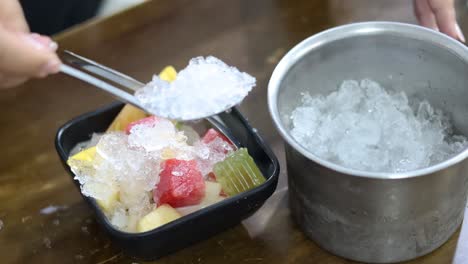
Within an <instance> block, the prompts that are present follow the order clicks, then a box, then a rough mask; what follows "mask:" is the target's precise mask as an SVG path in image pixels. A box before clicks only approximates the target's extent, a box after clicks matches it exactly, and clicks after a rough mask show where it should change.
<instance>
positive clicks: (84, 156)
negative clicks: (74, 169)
mask: <svg viewBox="0 0 468 264" xmlns="http://www.w3.org/2000/svg"><path fill="white" fill-rule="evenodd" d="M95 155H96V146H94V147H90V148H87V149H85V150H82V151H80V152H78V153H76V154H75V155H73V156H71V157H70V158H69V159H68V161H70V160H77V161H86V162H91V161H93V160H94V156H95Z"/></svg>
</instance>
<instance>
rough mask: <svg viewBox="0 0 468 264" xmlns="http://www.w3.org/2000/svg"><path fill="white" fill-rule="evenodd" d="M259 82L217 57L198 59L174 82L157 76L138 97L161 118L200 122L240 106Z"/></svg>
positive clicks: (192, 61) (139, 91) (141, 90)
mask: <svg viewBox="0 0 468 264" xmlns="http://www.w3.org/2000/svg"><path fill="white" fill-rule="evenodd" d="M255 82H256V81H255V78H254V77H252V76H250V75H249V74H247V73H245V72H240V71H239V70H238V69H236V68H234V67H230V66H228V65H226V64H225V63H224V62H222V61H221V60H219V59H217V58H215V57H212V56H209V57H207V58H203V57H197V58H194V59H192V60H190V62H189V65H188V66H187V67H186V68H185V69H183V70H182V71H180V72H179V74H178V75H177V78H176V80H174V81H173V82H171V83H169V82H166V81H164V80H162V79H160V78H159V77H158V76H154V77H153V80H152V81H151V82H150V83H148V84H147V85H146V86H145V87H144V88H142V89H140V90H138V91H137V92H136V93H135V96H136V98H137V99H138V100H139V101H140V102H141V103H142V105H143V106H145V108H147V109H149V110H150V111H151V112H152V113H153V114H155V115H157V116H163V117H167V118H169V119H182V120H191V119H200V118H202V117H206V116H210V115H213V114H216V113H219V112H222V111H223V110H226V109H228V108H230V107H232V106H234V105H236V104H239V103H240V102H241V101H242V100H243V99H244V98H245V97H246V96H247V94H248V93H249V92H250V91H251V90H252V87H254V86H255Z"/></svg>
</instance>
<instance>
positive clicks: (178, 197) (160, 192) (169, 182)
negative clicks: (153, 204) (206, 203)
mask: <svg viewBox="0 0 468 264" xmlns="http://www.w3.org/2000/svg"><path fill="white" fill-rule="evenodd" d="M159 177H160V179H159V183H158V184H157V185H156V188H155V189H154V191H153V198H154V200H155V201H157V202H158V205H161V204H165V203H166V204H169V205H171V206H172V207H182V206H189V205H196V204H199V203H200V201H201V200H202V199H203V197H204V196H205V181H204V180H203V175H202V174H201V172H200V170H199V169H198V165H197V161H196V160H178V159H168V160H166V161H165V162H164V165H163V170H162V171H161V173H160V174H159Z"/></svg>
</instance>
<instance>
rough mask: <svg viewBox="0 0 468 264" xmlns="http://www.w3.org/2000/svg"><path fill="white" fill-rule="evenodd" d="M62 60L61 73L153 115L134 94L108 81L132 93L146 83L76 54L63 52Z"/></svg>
mask: <svg viewBox="0 0 468 264" xmlns="http://www.w3.org/2000/svg"><path fill="white" fill-rule="evenodd" d="M61 58H62V60H63V62H64V64H62V65H61V66H60V71H61V72H62V73H65V74H67V75H70V76H72V77H75V78H77V79H79V80H82V81H84V82H87V83H89V84H91V85H93V86H96V87H98V88H100V89H102V90H104V91H106V92H108V93H110V94H112V95H114V96H115V97H117V99H119V100H120V101H123V102H125V103H128V104H131V105H133V106H135V107H138V108H140V109H142V110H143V111H145V112H147V113H151V111H148V110H147V109H146V108H145V107H143V106H142V105H141V104H140V103H139V102H138V100H137V99H136V98H135V96H134V95H133V94H131V93H129V92H126V91H124V90H123V89H120V88H117V87H116V86H114V85H113V84H111V83H109V82H107V81H111V82H113V83H115V84H118V85H119V86H122V87H125V88H127V89H129V90H131V91H136V90H138V89H140V88H142V87H143V86H145V84H144V83H142V82H139V81H137V80H135V79H133V78H132V77H130V76H128V75H125V74H123V73H121V72H118V71H116V70H113V69H111V68H109V67H106V66H104V65H101V64H99V63H97V62H95V61H92V60H90V59H87V58H84V57H82V56H79V55H76V54H75V53H73V52H70V51H67V50H65V51H63V52H62V54H61ZM67 64H68V65H67ZM71 66H74V67H71ZM83 70H85V71H87V72H89V73H92V74H94V75H96V76H99V77H100V78H102V80H101V79H98V78H96V77H94V76H92V75H91V74H88V73H86V72H85V71H83Z"/></svg>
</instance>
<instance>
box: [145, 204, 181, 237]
mask: <svg viewBox="0 0 468 264" xmlns="http://www.w3.org/2000/svg"><path fill="white" fill-rule="evenodd" d="M180 217H181V215H180V214H179V212H177V211H176V210H175V209H174V208H172V207H171V206H170V205H167V204H163V205H161V206H159V207H158V208H156V209H155V210H154V211H152V212H151V213H149V214H147V215H145V216H143V217H142V218H141V219H140V221H139V222H138V225H137V231H138V232H146V231H149V230H152V229H155V228H157V227H160V226H162V225H165V224H167V223H169V222H171V221H174V220H176V219H177V218H180Z"/></svg>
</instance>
